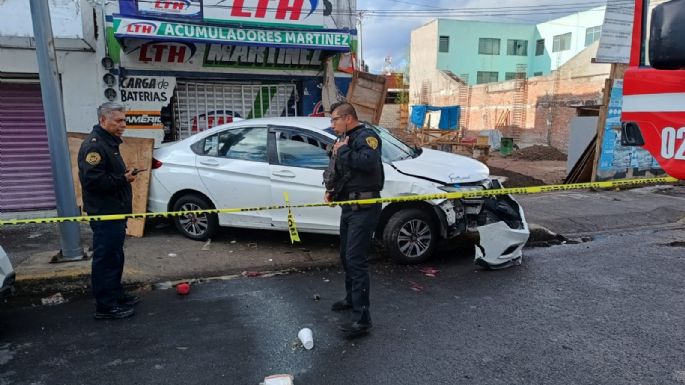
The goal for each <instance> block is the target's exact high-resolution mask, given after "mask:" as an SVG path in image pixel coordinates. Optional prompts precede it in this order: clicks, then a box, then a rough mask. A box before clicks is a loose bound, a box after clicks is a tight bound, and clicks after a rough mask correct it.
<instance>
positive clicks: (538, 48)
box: [535, 39, 545, 56]
mask: <svg viewBox="0 0 685 385" xmlns="http://www.w3.org/2000/svg"><path fill="white" fill-rule="evenodd" d="M544 54H545V39H540V40H538V41H536V42H535V56H542V55H544Z"/></svg>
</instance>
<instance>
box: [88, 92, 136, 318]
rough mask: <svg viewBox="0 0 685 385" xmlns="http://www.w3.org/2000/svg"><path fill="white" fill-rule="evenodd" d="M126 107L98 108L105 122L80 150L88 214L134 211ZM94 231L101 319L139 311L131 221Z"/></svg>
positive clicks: (97, 224) (96, 225)
mask: <svg viewBox="0 0 685 385" xmlns="http://www.w3.org/2000/svg"><path fill="white" fill-rule="evenodd" d="M125 112H126V109H125V107H124V106H122V105H120V104H118V103H113V102H108V103H104V104H103V105H101V106H100V107H98V110H97V113H98V121H99V124H97V125H95V126H94V127H93V131H92V132H91V133H90V135H88V136H87V137H86V139H85V140H84V141H83V143H82V144H81V148H80V150H79V153H78V168H79V180H80V181H81V188H82V196H83V208H84V210H85V211H86V212H87V213H88V215H107V214H130V213H131V211H132V209H131V207H132V193H131V183H132V182H133V181H134V180H135V179H136V175H135V174H136V171H134V170H128V169H127V168H126V164H125V163H124V159H123V158H122V157H121V153H120V152H119V145H120V144H121V143H122V141H121V138H120V137H121V135H122V134H123V133H124V130H125V129H126V115H125ZM90 227H91V229H92V230H93V264H92V272H91V279H92V286H93V295H94V296H95V303H96V306H95V318H96V319H120V318H126V317H130V316H132V315H133V313H134V310H133V305H135V304H136V303H138V302H139V298H138V297H136V296H133V295H130V294H126V293H125V292H124V288H123V285H122V284H121V275H122V273H123V270H124V239H125V237H126V220H116V221H91V222H90Z"/></svg>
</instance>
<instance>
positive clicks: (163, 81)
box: [120, 76, 176, 129]
mask: <svg viewBox="0 0 685 385" xmlns="http://www.w3.org/2000/svg"><path fill="white" fill-rule="evenodd" d="M174 88H176V78H174V77H167V76H130V77H127V78H125V79H124V80H123V81H122V82H121V86H120V91H121V102H122V103H124V104H125V105H126V106H127V107H128V111H127V112H126V128H133V129H162V128H164V126H163V125H162V118H161V111H162V107H164V106H166V105H168V104H169V102H170V100H171V97H172V96H173V94H174Z"/></svg>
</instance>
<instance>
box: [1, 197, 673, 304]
mask: <svg viewBox="0 0 685 385" xmlns="http://www.w3.org/2000/svg"><path fill="white" fill-rule="evenodd" d="M517 199H518V201H519V202H520V203H521V205H522V206H523V207H524V210H525V214H526V217H527V220H528V222H529V223H530V224H531V227H543V228H546V229H548V230H550V231H551V232H554V233H558V234H561V235H564V236H566V237H569V238H572V237H580V236H587V235H591V234H595V233H602V232H604V233H605V232H614V233H616V232H621V231H629V230H635V229H641V228H645V227H661V226H685V187H684V186H652V187H644V188H639V189H632V190H622V191H599V192H592V191H586V190H582V191H570V192H557V193H546V194H538V195H522V196H518V197H517ZM542 233H543V232H535V233H534V234H533V235H532V239H531V240H532V241H539V240H540V239H538V238H537V237H538V234H542ZM300 237H301V239H302V242H301V243H300V244H295V245H291V244H290V240H289V237H288V234H287V233H286V232H270V231H254V230H244V229H222V230H221V231H220V232H219V233H218V234H217V235H216V236H215V237H214V238H213V239H212V240H211V242H210V243H204V242H195V241H191V240H189V239H187V238H184V237H182V236H181V235H180V234H179V233H177V232H176V229H175V228H174V227H173V226H171V225H169V224H168V223H167V222H164V221H161V222H150V223H148V224H147V227H146V235H145V237H144V238H128V239H127V240H126V247H125V251H126V258H127V261H126V268H125V272H124V280H125V282H126V283H127V284H129V285H132V286H134V287H141V286H143V287H144V286H148V285H151V284H153V283H158V282H161V281H176V280H186V279H194V278H206V277H219V276H225V275H230V274H250V275H254V274H260V273H263V272H269V271H279V270H283V269H289V268H308V267H315V266H329V265H335V264H337V263H338V237H337V236H324V235H317V234H300ZM90 242H91V233H90V229H89V228H88V226H87V225H82V243H83V244H84V246H88V245H90ZM0 244H1V245H2V246H3V247H4V248H5V251H6V252H7V253H8V254H9V255H10V256H12V258H14V261H13V263H14V264H15V270H16V272H17V286H18V289H19V291H20V293H21V294H25V295H29V296H36V295H42V296H45V295H49V294H52V293H54V292H56V291H67V292H78V291H81V292H83V293H87V292H88V290H89V289H88V286H89V279H90V277H89V274H90V261H80V262H69V263H49V261H50V259H51V257H52V256H53V255H54V254H55V253H56V250H57V249H58V248H59V233H58V230H57V226H56V225H31V226H9V227H5V228H2V230H1V231H0Z"/></svg>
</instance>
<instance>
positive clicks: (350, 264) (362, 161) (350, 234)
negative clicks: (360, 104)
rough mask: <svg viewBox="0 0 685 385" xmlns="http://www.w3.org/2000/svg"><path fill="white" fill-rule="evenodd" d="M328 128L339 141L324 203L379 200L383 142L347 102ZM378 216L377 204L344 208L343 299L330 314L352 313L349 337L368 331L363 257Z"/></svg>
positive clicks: (336, 108)
mask: <svg viewBox="0 0 685 385" xmlns="http://www.w3.org/2000/svg"><path fill="white" fill-rule="evenodd" d="M331 126H332V128H333V130H334V131H335V133H336V134H337V135H338V137H339V139H338V141H337V142H336V143H335V144H334V146H333V151H332V157H331V164H330V165H329V170H328V171H327V172H328V173H329V174H330V175H326V176H328V177H331V178H332V179H333V180H332V182H333V183H327V191H326V194H325V197H324V201H326V202H332V201H346V200H354V199H370V198H378V197H380V191H381V190H382V189H383V182H384V174H383V163H382V162H381V140H380V138H379V137H378V135H377V134H376V132H375V131H374V130H373V129H371V128H370V127H367V126H366V125H364V124H361V123H360V122H359V120H358V118H357V113H356V111H355V110H354V107H353V106H352V105H351V104H349V103H346V102H341V103H336V104H334V105H333V106H331ZM380 212H381V204H380V203H378V204H373V205H344V206H342V215H341V217H340V260H341V261H342V265H343V268H344V270H345V290H346V296H345V298H344V299H342V300H340V301H338V302H335V303H334V304H333V306H332V310H333V311H343V310H348V309H351V310H352V312H353V315H354V318H353V319H352V322H349V323H345V324H343V325H341V330H342V331H343V332H344V333H345V335H346V336H348V337H352V336H356V335H360V334H364V333H366V332H368V330H369V329H370V328H371V314H370V312H369V286H370V282H369V272H368V260H367V254H368V251H369V247H370V246H371V238H372V236H373V232H374V230H375V228H376V224H377V223H378V218H379V216H380Z"/></svg>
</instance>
